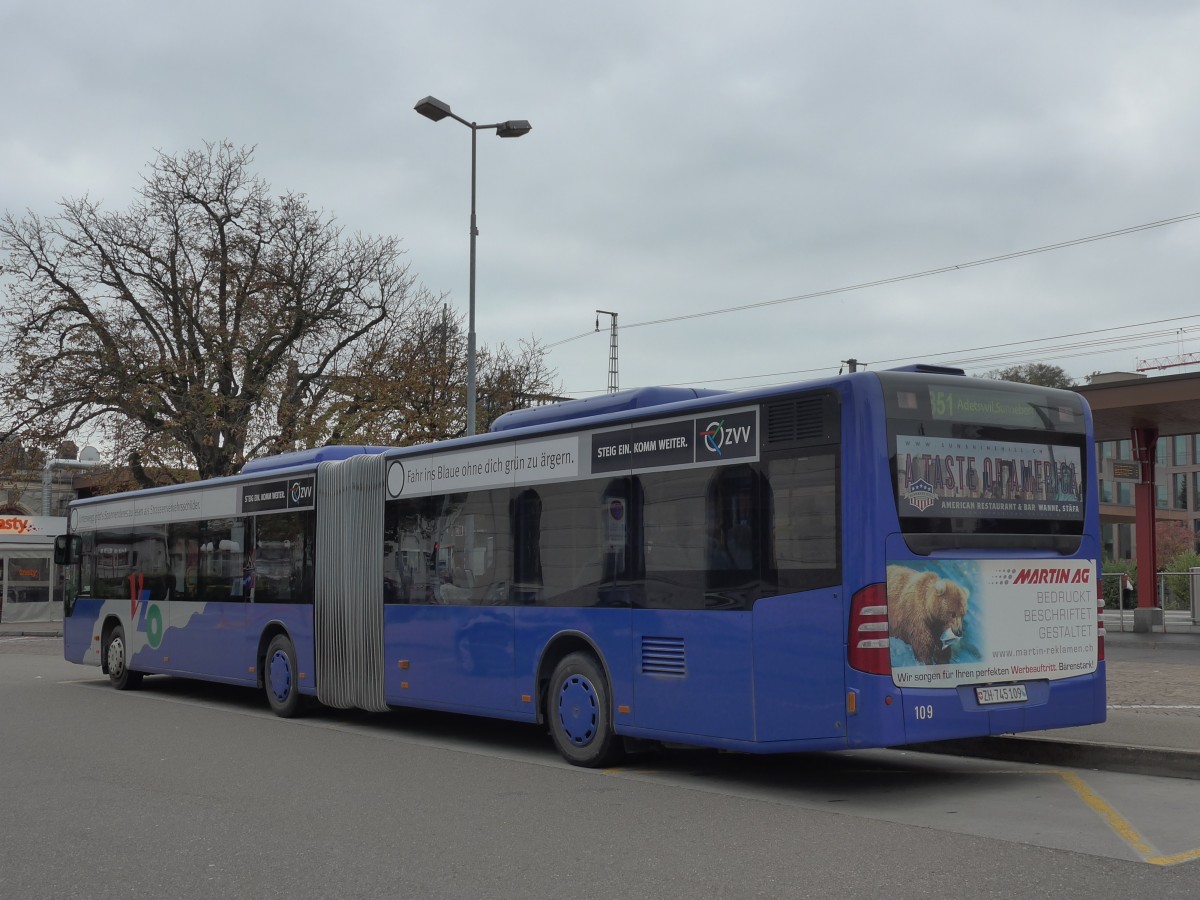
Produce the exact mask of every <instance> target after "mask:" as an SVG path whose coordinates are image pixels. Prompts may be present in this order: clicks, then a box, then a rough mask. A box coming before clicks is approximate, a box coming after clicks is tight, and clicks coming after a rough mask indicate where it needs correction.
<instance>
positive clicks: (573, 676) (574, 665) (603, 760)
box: [546, 653, 623, 768]
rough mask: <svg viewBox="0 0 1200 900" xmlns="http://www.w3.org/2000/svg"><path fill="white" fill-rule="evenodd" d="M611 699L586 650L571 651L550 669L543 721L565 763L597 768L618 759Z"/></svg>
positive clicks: (618, 742) (597, 666)
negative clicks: (552, 672)
mask: <svg viewBox="0 0 1200 900" xmlns="http://www.w3.org/2000/svg"><path fill="white" fill-rule="evenodd" d="M611 701H612V698H611V694H610V692H609V686H608V680H607V679H606V678H605V677H604V671H603V670H602V669H601V668H600V663H599V661H598V660H597V659H596V658H595V657H594V656H592V655H591V654H590V653H572V654H570V655H568V656H566V657H564V658H563V660H562V661H561V662H560V663H559V664H558V665H557V666H556V667H555V668H554V674H553V675H552V676H551V677H550V687H549V689H548V690H547V691H546V721H547V722H548V723H549V725H550V735H551V737H553V738H554V744H555V746H556V747H557V748H558V752H559V753H561V754H562V755H563V758H564V759H566V760H567V762H569V763H571V764H573V765H576V766H586V767H588V768H601V767H603V766H610V765H612V764H614V763H615V762H617V761H618V760H619V759H620V758H621V755H622V749H623V747H622V743H621V739H620V738H619V737H618V736H617V734H616V732H614V731H613V725H612V702H611Z"/></svg>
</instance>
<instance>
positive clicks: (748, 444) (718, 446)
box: [696, 412, 756, 459]
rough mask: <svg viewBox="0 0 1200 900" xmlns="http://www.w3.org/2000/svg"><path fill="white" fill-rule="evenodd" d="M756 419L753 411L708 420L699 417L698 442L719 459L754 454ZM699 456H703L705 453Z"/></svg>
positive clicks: (738, 457)
mask: <svg viewBox="0 0 1200 900" xmlns="http://www.w3.org/2000/svg"><path fill="white" fill-rule="evenodd" d="M755 420H756V414H755V413H753V412H746V413H734V414H732V415H727V416H723V417H721V418H719V419H711V420H709V421H707V422H705V420H703V419H697V420H696V437H697V438H698V440H697V442H696V443H697V445H698V446H701V447H703V448H704V449H705V450H707V451H708V453H709V454H711V455H712V456H715V457H717V458H719V459H730V458H732V459H740V458H743V457H747V456H753V455H754V450H755V447H754V426H755ZM698 456H700V457H703V456H704V454H698ZM709 458H711V457H709Z"/></svg>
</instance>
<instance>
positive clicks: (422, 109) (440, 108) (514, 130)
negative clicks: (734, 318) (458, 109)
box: [413, 97, 533, 435]
mask: <svg viewBox="0 0 1200 900" xmlns="http://www.w3.org/2000/svg"><path fill="white" fill-rule="evenodd" d="M413 109H415V110H416V111H417V112H419V113H420V114H421V115H423V116H424V117H425V118H427V119H431V120H432V121H434V122H440V121H441V120H442V119H445V118H451V119H453V120H454V121H456V122H461V123H462V124H463V125H466V126H467V127H468V128H470V129H471V280H470V287H469V294H468V297H469V300H468V312H467V434H469V435H470V434H474V433H475V238H476V236H477V235H478V234H479V229H478V228H476V227H475V135H476V134H477V133H478V132H479V131H481V130H485V131H486V130H491V129H495V131H496V135H497V136H498V137H502V138H516V137H520V136H521V135H523V134H529V131H530V129H531V128H532V127H533V126H531V125H530V124H529V123H528V122H527V121H525V120H524V119H509V120H508V121H507V122H493V123H492V124H491V125H477V124H476V123H475V122H468V121H467V120H466V119H464V118H462V117H461V116H457V115H455V114H454V113H453V112H451V111H450V107H449V106H447V105H446V104H445V103H443V102H442V101H441V100H439V99H437V98H436V97H426V98H425V99H424V100H421V101H420V102H419V103H417V105H416V106H414V107H413Z"/></svg>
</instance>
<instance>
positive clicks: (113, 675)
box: [104, 625, 142, 691]
mask: <svg viewBox="0 0 1200 900" xmlns="http://www.w3.org/2000/svg"><path fill="white" fill-rule="evenodd" d="M104 664H105V666H106V667H107V668H108V680H109V681H110V682H112V686H113V687H115V688H116V689H117V690H118V691H129V690H133V689H134V688H136V687H137V686H138V685H139V684H141V683H142V673H141V672H134V671H133V670H132V669H130V668H129V645H128V644H126V643H125V629H124V628H122V627H121V626H120V625H114V626H113V628H112V631H110V632H109V633H108V641H107V642H106V643H105V644H104Z"/></svg>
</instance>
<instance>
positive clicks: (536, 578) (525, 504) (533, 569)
mask: <svg viewBox="0 0 1200 900" xmlns="http://www.w3.org/2000/svg"><path fill="white" fill-rule="evenodd" d="M509 509H510V513H509V514H510V517H511V520H512V535H513V588H512V599H513V602H514V603H516V604H518V605H522V606H524V605H533V604H536V603H537V602H538V600H539V599H540V597H541V585H542V498H541V497H540V496H538V492H537V491H535V490H533V488H529V489H527V490H523V491H521V492H520V493H518V494H517V496H516V497H514V498H513V501H512V503H511V504H510V508H509Z"/></svg>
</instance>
